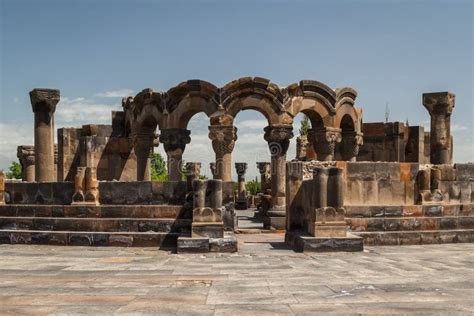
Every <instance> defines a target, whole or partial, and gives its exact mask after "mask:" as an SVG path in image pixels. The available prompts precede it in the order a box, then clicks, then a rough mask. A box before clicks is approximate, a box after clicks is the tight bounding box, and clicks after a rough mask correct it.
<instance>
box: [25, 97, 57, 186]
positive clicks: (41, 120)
mask: <svg viewBox="0 0 474 316" xmlns="http://www.w3.org/2000/svg"><path fill="white" fill-rule="evenodd" d="M30 100H31V105H32V107H33V112H34V113H35V178H36V181H37V182H53V181H55V180H56V172H55V167H54V112H55V110H56V104H57V103H58V102H59V90H54V89H33V90H32V91H31V92H30Z"/></svg>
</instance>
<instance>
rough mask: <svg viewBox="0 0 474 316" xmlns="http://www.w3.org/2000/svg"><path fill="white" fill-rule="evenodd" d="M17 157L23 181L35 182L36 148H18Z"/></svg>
mask: <svg viewBox="0 0 474 316" xmlns="http://www.w3.org/2000/svg"><path fill="white" fill-rule="evenodd" d="M17 157H18V160H20V164H21V180H22V181H26V182H34V181H35V147H34V146H25V145H23V146H18V148H17Z"/></svg>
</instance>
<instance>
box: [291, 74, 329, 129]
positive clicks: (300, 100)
mask: <svg viewBox="0 0 474 316" xmlns="http://www.w3.org/2000/svg"><path fill="white" fill-rule="evenodd" d="M287 92H288V97H289V98H288V101H287V105H286V110H287V111H288V113H289V114H290V115H291V116H292V117H295V116H296V115H298V113H300V112H302V113H304V114H306V115H307V116H308V117H309V119H310V121H311V125H312V127H313V128H322V127H332V126H334V115H335V114H336V109H335V105H336V94H335V92H334V91H333V90H332V89H331V88H329V87H328V86H326V85H325V84H323V83H321V82H319V81H314V80H302V81H300V82H299V83H294V84H291V85H289V86H288V87H287ZM321 120H322V123H323V124H322V125H321Z"/></svg>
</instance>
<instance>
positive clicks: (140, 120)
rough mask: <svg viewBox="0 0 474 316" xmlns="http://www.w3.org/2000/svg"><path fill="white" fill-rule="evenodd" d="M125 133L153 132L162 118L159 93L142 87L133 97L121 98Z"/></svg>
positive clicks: (128, 134)
mask: <svg viewBox="0 0 474 316" xmlns="http://www.w3.org/2000/svg"><path fill="white" fill-rule="evenodd" d="M122 107H123V109H124V111H125V131H126V135H127V136H130V135H136V134H153V133H154V132H155V130H156V127H157V126H159V125H160V123H161V118H162V106H161V94H160V93H159V92H155V91H153V90H152V89H144V90H142V91H140V92H139V93H138V94H137V95H136V96H135V97H126V98H123V99H122Z"/></svg>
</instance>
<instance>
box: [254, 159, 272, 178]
mask: <svg viewBox="0 0 474 316" xmlns="http://www.w3.org/2000/svg"><path fill="white" fill-rule="evenodd" d="M257 168H258V171H259V172H260V174H261V175H263V174H266V173H268V174H270V171H271V164H270V163H269V162H257Z"/></svg>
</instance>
